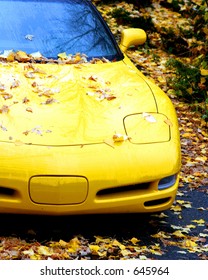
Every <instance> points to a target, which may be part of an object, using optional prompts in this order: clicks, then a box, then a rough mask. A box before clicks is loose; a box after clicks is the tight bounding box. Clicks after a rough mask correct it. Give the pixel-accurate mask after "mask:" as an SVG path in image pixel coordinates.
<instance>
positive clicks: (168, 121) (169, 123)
mask: <svg viewBox="0 0 208 280" xmlns="http://www.w3.org/2000/svg"><path fill="white" fill-rule="evenodd" d="M164 122H165V123H166V124H167V125H169V126H173V124H172V122H171V121H170V120H169V119H167V120H164Z"/></svg>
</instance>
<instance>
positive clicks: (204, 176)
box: [0, 1, 208, 260]
mask: <svg viewBox="0 0 208 280" xmlns="http://www.w3.org/2000/svg"><path fill="white" fill-rule="evenodd" d="M94 2H95V4H96V5H97V7H98V8H99V10H100V11H101V13H102V14H103V16H104V18H105V20H106V21H107V23H108V24H109V26H110V28H111V30H112V31H113V33H114V35H115V36H116V38H117V40H119V36H120V35H119V34H120V32H121V31H122V29H123V28H126V27H129V26H130V25H132V21H130V18H131V19H132V20H133V25H134V27H142V28H145V29H146V31H147V33H148V40H149V42H148V47H147V45H146V46H142V47H139V48H132V49H131V50H129V51H128V53H127V54H128V55H129V57H130V58H131V59H132V61H133V62H134V63H135V65H136V66H137V67H138V68H139V69H140V70H141V71H142V72H143V73H144V74H145V75H147V76H149V77H150V78H151V79H153V80H154V81H155V82H156V84H158V85H159V86H160V87H161V88H162V89H163V90H164V91H165V92H166V93H167V95H168V96H169V97H170V98H171V99H172V101H173V103H174V105H175V108H176V110H177V114H178V120H179V125H180V133H181V150H182V169H181V180H180V186H179V190H178V194H177V198H176V201H175V203H174V205H173V206H172V208H171V209H170V210H169V211H166V212H164V213H160V214H157V215H152V216H148V217H146V216H140V215H132V216H131V219H130V220H129V218H128V217H127V218H126V217H125V216H122V217H121V216H116V217H112V216H111V217H107V218H106V217H105V218H103V217H100V218H97V217H94V218H88V219H89V220H88V221H86V218H83V219H82V218H80V217H79V218H74V219H75V220H73V218H71V219H72V220H70V221H68V219H66V218H65V220H64V218H62V223H61V222H60V220H59V221H58V220H57V219H55V218H54V220H52V219H51V218H49V219H47V221H48V225H49V227H45V229H44V223H45V222H46V221H43V224H42V226H43V228H42V230H43V231H44V232H45V231H47V234H48V236H47V240H45V239H44V238H45V236H44V235H43V233H42V234H41V229H40V227H37V226H36V225H37V224H40V225H41V222H40V220H39V218H34V220H31V221H32V222H33V223H34V225H33V226H32V225H31V224H30V223H28V219H26V220H24V219H23V218H19V219H20V220H16V219H15V218H14V220H13V225H14V228H13V227H11V228H10V227H8V228H7V230H8V231H5V235H2V233H3V232H4V231H3V232H2V230H1V231H0V232H1V235H2V236H1V237H0V259H33V260H36V259H69V260H70V259H166V255H167V254H168V252H170V251H172V252H175V255H171V256H172V258H173V259H208V220H207V218H204V217H207V216H208V215H207V212H208V203H207V195H208V134H207V123H206V121H205V120H204V119H203V118H202V115H201V113H200V112H198V111H196V110H194V108H195V107H194V106H193V104H190V103H185V102H183V101H182V100H180V99H179V98H178V97H177V96H176V95H175V92H174V90H173V88H172V87H171V84H169V83H168V81H169V78H170V77H171V76H172V75H174V74H175V73H174V70H173V69H169V68H168V67H167V61H168V60H169V59H170V57H173V58H175V57H177V56H180V57H181V56H182V59H183V60H184V61H189V60H191V57H190V55H189V56H186V54H187V53H189V54H190V52H188V50H189V47H190V44H191V43H193V40H194V39H193V38H189V39H184V37H183V36H181V32H182V33H183V34H184V33H191V30H192V29H193V25H192V21H193V18H187V17H185V16H183V13H182V12H183V11H185V10H186V8H187V7H186V5H185V4H186V2H187V1H181V2H183V4H181V5H180V9H179V11H178V12H176V11H175V10H173V9H172V8H171V6H170V5H167V3H169V4H171V3H172V2H173V1H144V2H145V3H146V2H147V4H146V5H142V6H140V5H138V6H137V5H134V4H128V3H127V2H122V1H114V3H112V1H105V4H103V3H102V1H94ZM107 2H109V3H107ZM129 2H136V1H129ZM150 2H151V3H150ZM164 2H167V3H166V5H164ZM201 3H202V1H192V4H193V8H194V5H195V4H196V5H201ZM141 18H142V19H143V21H142V20H141ZM170 28H171V30H172V29H173V28H174V35H175V42H174V40H173V38H172V37H171V36H170V34H169V33H168V32H167V30H169V29H170ZM204 32H205V33H206V34H208V31H207V30H205V31H204ZM168 34H169V35H168ZM172 35H173V34H172ZM168 36H169V37H168ZM191 40H192V41H191ZM150 42H151V43H150ZM173 43H174V44H177V46H178V47H177V51H175V52H174V51H173V52H172V53H170V52H168V51H167V49H170V48H171V47H173ZM195 43H196V44H195V48H194V49H193V48H192V51H194V52H195V53H196V52H198V53H200V52H201V53H203V52H204V51H205V46H204V42H203V41H200V40H199V41H198V42H195ZM171 44H172V45H171ZM203 83H204V80H203V79H202V80H201V84H199V86H203ZM202 197H203V199H202V200H200V199H201V198H202ZM193 198H194V199H195V200H197V202H198V204H196V205H195V204H194V203H193V201H192V199H193ZM192 217H194V218H192ZM0 219H1V220H2V219H3V222H6V220H7V217H3V218H2V217H1V218H0ZM15 221H16V222H15ZM66 221H67V222H68V223H69V224H68V225H67V226H66V225H65V223H66ZM172 221H173V222H172ZM56 222H57V224H56ZM77 223H78V224H79V223H80V224H81V223H83V228H84V230H83V232H84V233H85V234H83V232H81V230H80V228H79V232H78V230H77V231H76V230H75V229H76V228H77V227H76V225H77ZM99 223H100V224H102V226H101V225H99ZM2 224H3V223H2V222H1V225H2ZM63 224H64V226H63ZM113 224H115V225H114V226H113ZM27 225H28V226H27ZM15 226H16V230H17V231H16V232H15ZM1 227H2V226H1ZM20 227H21V229H20ZM46 228H47V229H46ZM73 229H74V231H73ZM62 230H63V231H62ZM67 230H69V233H70V234H69V235H68V236H67ZM118 230H120V232H119V233H118ZM17 232H20V233H21V234H20V236H18V234H17ZM87 232H90V236H89V234H87ZM93 232H94V234H93ZM110 232H111V235H110ZM114 232H115V233H114ZM7 233H8V234H9V233H10V234H11V235H10V236H9V235H7ZM73 233H74V234H73ZM53 234H54V236H55V237H52V235H53ZM80 234H81V235H80ZM8 236H9V237H8ZM43 236H44V237H43ZM169 254H170V253H169ZM169 258H170V257H169Z"/></svg>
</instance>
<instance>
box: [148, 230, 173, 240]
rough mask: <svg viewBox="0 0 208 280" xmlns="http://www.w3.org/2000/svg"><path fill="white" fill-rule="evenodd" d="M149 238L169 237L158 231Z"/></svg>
mask: <svg viewBox="0 0 208 280" xmlns="http://www.w3.org/2000/svg"><path fill="white" fill-rule="evenodd" d="M151 236H152V237H154V238H170V236H169V235H167V234H165V232H164V231H159V232H158V233H156V234H153V235H151Z"/></svg>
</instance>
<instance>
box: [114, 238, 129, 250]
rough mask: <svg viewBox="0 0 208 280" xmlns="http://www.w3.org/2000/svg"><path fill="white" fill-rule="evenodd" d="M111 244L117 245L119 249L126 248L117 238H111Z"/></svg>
mask: <svg viewBox="0 0 208 280" xmlns="http://www.w3.org/2000/svg"><path fill="white" fill-rule="evenodd" d="M112 245H113V246H118V247H119V248H120V249H121V250H124V249H125V248H126V246H124V245H123V244H121V243H120V242H119V241H118V240H116V239H115V240H113V242H112Z"/></svg>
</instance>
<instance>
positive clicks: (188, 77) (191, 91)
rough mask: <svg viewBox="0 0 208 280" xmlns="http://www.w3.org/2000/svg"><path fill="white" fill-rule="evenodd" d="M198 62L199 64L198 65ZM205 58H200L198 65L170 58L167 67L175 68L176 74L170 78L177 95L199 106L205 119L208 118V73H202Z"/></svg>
mask: <svg viewBox="0 0 208 280" xmlns="http://www.w3.org/2000/svg"><path fill="white" fill-rule="evenodd" d="M197 64H198V65H197ZM201 65H204V66H206V64H204V60H203V59H202V60H201V59H199V60H198V63H196V65H195V66H194V65H190V64H185V63H183V62H181V61H180V60H178V59H173V58H171V59H169V60H168V62H167V67H168V68H171V69H174V70H175V75H174V76H173V77H172V78H170V80H169V85H170V87H171V88H173V89H174V90H175V92H176V95H177V96H179V97H180V98H182V99H183V100H185V101H187V102H189V103H192V104H199V103H200V104H202V106H199V107H198V108H200V111H201V112H202V114H203V118H204V119H206V120H207V119H208V109H207V105H208V95H207V90H208V75H206V76H205V75H204V76H203V75H202V74H201V70H200V67H201Z"/></svg>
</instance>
